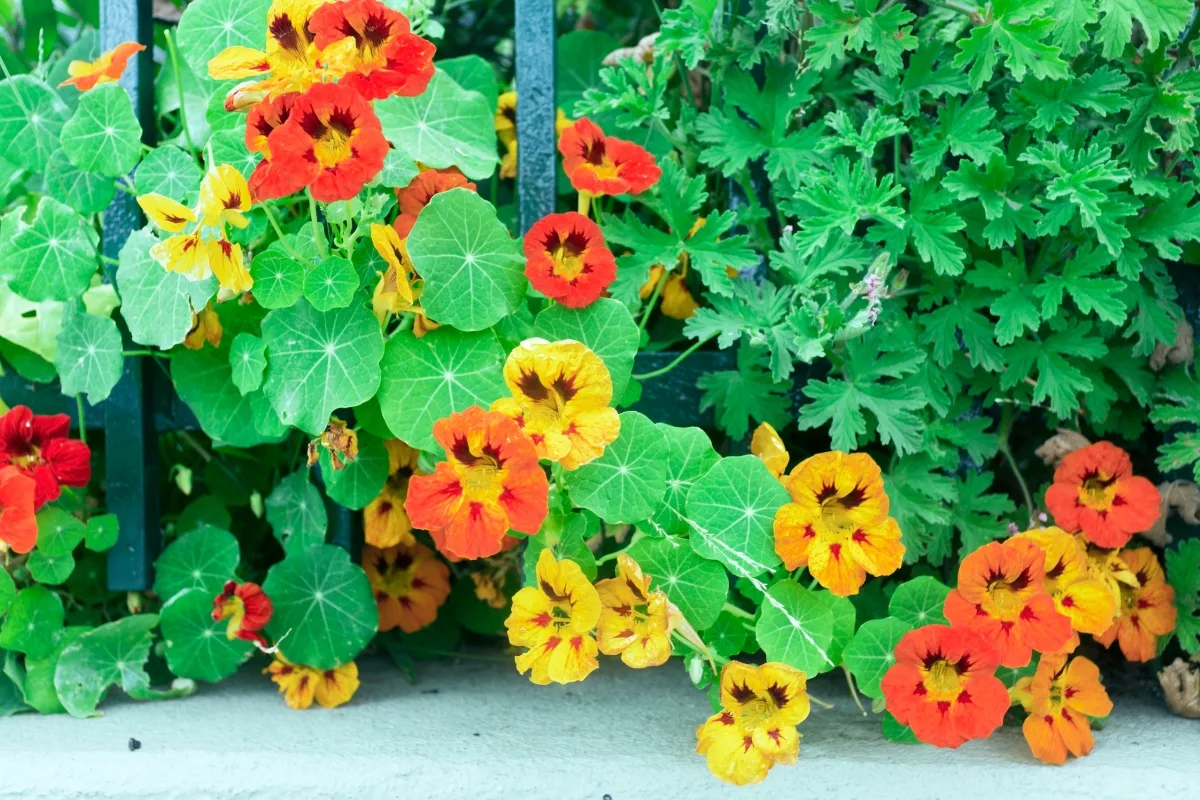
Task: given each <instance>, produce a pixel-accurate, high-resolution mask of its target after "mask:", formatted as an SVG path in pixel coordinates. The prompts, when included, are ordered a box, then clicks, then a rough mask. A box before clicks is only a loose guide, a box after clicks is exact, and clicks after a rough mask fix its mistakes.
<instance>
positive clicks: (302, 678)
mask: <svg viewBox="0 0 1200 800" xmlns="http://www.w3.org/2000/svg"><path fill="white" fill-rule="evenodd" d="M263 673H264V674H269V675H270V676H271V680H272V681H273V682H274V683H275V685H276V686H278V687H279V691H280V693H281V694H282V695H283V701H284V702H285V703H287V706H288V708H294V709H297V710H302V709H306V708H308V707H310V706H311V705H312V704H313V700H316V701H317V704H318V705H320V706H321V707H323V708H337V707H338V706H340V705H343V704H345V703H348V702H350V698H352V697H354V693H355V692H357V691H358V686H359V681H358V666H357V665H356V664H355V663H354V662H353V661H351V662H350V663H349V664H343V665H342V666H340V667H337V668H336V669H315V668H313V667H306V666H304V665H303V664H293V663H292V662H290V661H288V660H287V659H286V658H284V657H283V653H276V654H275V660H274V661H272V662H271V664H270V666H268V667H267V668H266V669H264V670H263Z"/></svg>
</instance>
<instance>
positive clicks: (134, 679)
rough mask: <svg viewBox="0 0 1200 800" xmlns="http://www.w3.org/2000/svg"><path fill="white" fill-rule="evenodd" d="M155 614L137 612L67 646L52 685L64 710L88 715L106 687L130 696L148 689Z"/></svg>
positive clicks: (94, 707) (77, 715) (93, 710)
mask: <svg viewBox="0 0 1200 800" xmlns="http://www.w3.org/2000/svg"><path fill="white" fill-rule="evenodd" d="M156 625H158V615H157V614H138V615H136V616H132V617H125V618H124V619H119V620H117V621H116V622H109V623H107V624H105V625H101V626H100V627H99V628H96V629H95V630H91V631H88V632H87V633H85V634H83V635H82V636H80V637H79V638H78V639H76V640H75V641H74V642H73V643H71V644H70V645H68V646H67V647H66V648H65V649H64V650H63V651H62V655H61V656H59V659H58V666H57V667H56V668H55V670H54V688H55V689H56V690H57V691H58V697H59V699H60V700H61V701H62V704H63V707H64V708H66V710H67V713H68V714H70V715H71V716H73V717H90V716H94V715H95V713H96V706H98V705H99V704H100V701H101V700H103V699H104V695H105V693H107V692H108V688H109V687H110V686H120V687H121V688H122V689H124V690H125V691H126V692H127V693H129V694H130V695H139V694H142V693H143V692H144V691H147V690H149V688H150V676H149V675H147V674H146V660H147V659H149V658H150V647H151V645H153V643H154V636H153V635H152V633H151V632H152V631H153V630H154V628H155V626H156Z"/></svg>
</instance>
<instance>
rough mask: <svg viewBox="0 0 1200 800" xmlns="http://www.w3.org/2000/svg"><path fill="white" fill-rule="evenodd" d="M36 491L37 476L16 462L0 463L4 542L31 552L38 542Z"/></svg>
mask: <svg viewBox="0 0 1200 800" xmlns="http://www.w3.org/2000/svg"><path fill="white" fill-rule="evenodd" d="M36 491H37V489H36V485H35V483H34V480H33V478H30V477H27V476H25V475H23V474H22V473H21V470H19V469H17V468H16V467H14V466H11V465H8V466H4V467H0V545H7V546H9V547H11V548H12V549H13V551H14V552H17V553H28V552H29V551H30V550H32V549H33V546H34V545H35V544H37V536H38V527H37V517H36V515H35V514H34V511H33V497H34V493H35V492H36ZM0 549H3V547H0Z"/></svg>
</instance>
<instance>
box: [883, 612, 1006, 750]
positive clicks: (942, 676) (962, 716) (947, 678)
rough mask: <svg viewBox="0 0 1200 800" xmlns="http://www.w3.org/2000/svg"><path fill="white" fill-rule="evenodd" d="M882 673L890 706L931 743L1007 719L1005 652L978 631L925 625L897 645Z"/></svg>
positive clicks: (951, 741) (952, 741)
mask: <svg viewBox="0 0 1200 800" xmlns="http://www.w3.org/2000/svg"><path fill="white" fill-rule="evenodd" d="M895 656H896V663H895V664H893V665H892V666H891V667H890V668H889V669H888V671H887V673H886V674H885V675H884V676H883V681H882V683H881V688H882V689H883V696H884V699H885V700H886V701H887V710H888V711H890V712H891V713H892V716H894V717H895V718H896V720H897V721H898V722H900V723H901V724H902V725H908V726H909V727H910V728H912V731H913V734H914V735H915V736H916V737H917V738H918V739H920V740H921V741H922V742H925V743H926V744H932V745H936V746H938V747H952V748H953V747H958V746H959V745H961V744H963V743H964V742H967V741H970V740H971V739H985V738H987V737H988V736H990V735H991V733H992V731H994V730H996V729H997V728H999V727H1000V725H1001V724H1002V723H1003V722H1004V712H1006V711H1007V710H1008V706H1009V699H1008V690H1006V689H1005V688H1004V683H1003V682H1001V680H1000V679H999V678H997V677H996V675H995V672H996V667H998V666H1000V653H999V651H997V650H996V648H994V647H992V645H991V644H989V643H988V640H987V639H985V638H984V637H983V636H981V635H980V634H978V633H975V632H974V631H970V630H967V629H965V628H957V627H955V628H951V627H947V626H946V625H926V626H925V627H923V628H917V629H916V630H912V631H909V632H908V633H906V634H904V637H903V638H902V639H901V640H900V642H899V643H898V644H897V645H896V651H895Z"/></svg>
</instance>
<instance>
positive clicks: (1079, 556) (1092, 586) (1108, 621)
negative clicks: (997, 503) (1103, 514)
mask: <svg viewBox="0 0 1200 800" xmlns="http://www.w3.org/2000/svg"><path fill="white" fill-rule="evenodd" d="M1013 539H1028V540H1029V541H1031V542H1033V543H1034V544H1036V545H1037V546H1038V547H1039V548H1041V550H1042V552H1043V553H1044V554H1045V558H1046V560H1045V565H1044V566H1045V568H1046V584H1045V585H1046V592H1047V593H1048V594H1049V595H1050V596H1051V597H1053V598H1054V605H1055V606H1056V607H1057V608H1058V611H1059V613H1060V614H1062V615H1063V616H1065V617H1067V619H1069V620H1071V627H1072V628H1073V629H1074V630H1075V631H1076V636H1075V637H1074V644H1078V643H1079V636H1078V634H1080V633H1090V634H1092V635H1095V636H1098V635H1099V634H1102V633H1104V632H1105V631H1106V630H1108V628H1109V626H1110V625H1112V621H1113V617H1115V616H1116V613H1117V601H1116V599H1115V598H1114V597H1113V594H1112V592H1110V591H1109V589H1108V587H1107V586H1106V585H1105V584H1104V582H1103V581H1101V580H1098V579H1096V578H1093V577H1091V576H1090V575H1089V573H1088V559H1087V550H1086V549H1085V547H1084V546H1083V545H1082V544H1081V543H1080V542H1079V541H1078V540H1076V538H1075V537H1074V536H1072V535H1071V534H1069V533H1067V532H1066V531H1064V530H1063V529H1062V528H1035V529H1033V530H1030V531H1026V532H1025V533H1021V534H1018V535H1016V536H1014V537H1013ZM1071 649H1074V648H1073V647H1072V648H1071Z"/></svg>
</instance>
